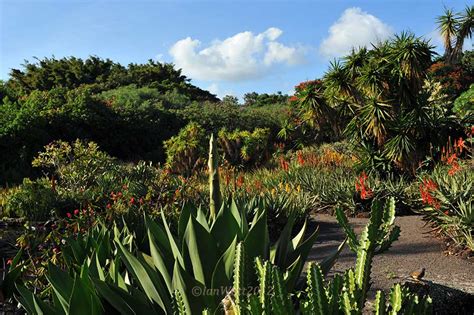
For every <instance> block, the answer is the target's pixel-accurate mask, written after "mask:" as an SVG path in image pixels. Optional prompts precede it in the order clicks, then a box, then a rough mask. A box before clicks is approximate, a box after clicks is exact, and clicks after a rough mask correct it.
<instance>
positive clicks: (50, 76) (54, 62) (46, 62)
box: [6, 56, 217, 101]
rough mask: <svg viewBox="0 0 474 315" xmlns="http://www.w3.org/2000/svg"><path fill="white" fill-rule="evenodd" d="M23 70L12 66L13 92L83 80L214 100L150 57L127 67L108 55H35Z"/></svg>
mask: <svg viewBox="0 0 474 315" xmlns="http://www.w3.org/2000/svg"><path fill="white" fill-rule="evenodd" d="M23 68H24V69H23V70H18V69H12V71H11V73H10V79H9V80H8V81H7V83H6V85H7V87H8V88H9V89H10V90H12V91H14V92H15V94H16V95H18V96H22V95H27V94H29V93H30V92H32V91H34V90H40V91H47V90H51V89H53V88H57V87H63V88H66V89H75V88H77V87H79V86H81V85H84V84H92V85H94V86H95V89H96V90H99V91H103V90H109V89H114V88H117V87H120V86H126V85H130V84H136V85H137V86H138V87H144V86H149V87H151V88H154V89H156V90H158V91H159V92H161V93H165V92H167V91H173V90H176V91H178V93H179V94H185V95H188V96H189V97H190V98H191V99H193V100H199V101H204V100H209V101H217V98H216V97H215V96H214V95H212V94H211V93H209V92H208V91H204V90H201V89H199V88H197V87H195V86H193V85H191V84H190V83H189V79H187V78H186V77H185V76H184V75H182V74H181V70H176V69H175V68H174V66H173V65H172V64H163V63H159V62H154V61H152V60H149V61H148V63H146V64H133V63H132V64H129V65H128V66H127V67H124V66H122V65H120V64H119V63H116V62H113V61H111V60H110V59H105V60H104V59H101V58H98V57H95V56H92V57H89V58H88V59H85V60H82V59H80V58H75V57H70V58H62V59H55V58H54V57H53V58H45V59H42V60H40V59H36V62H35V63H30V62H28V61H26V62H25V64H24V65H23Z"/></svg>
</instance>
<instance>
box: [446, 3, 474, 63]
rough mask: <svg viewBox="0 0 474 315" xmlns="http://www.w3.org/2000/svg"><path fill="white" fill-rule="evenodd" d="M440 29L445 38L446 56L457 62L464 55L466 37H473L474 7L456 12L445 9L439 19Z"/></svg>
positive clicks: (450, 61)
mask: <svg viewBox="0 0 474 315" xmlns="http://www.w3.org/2000/svg"><path fill="white" fill-rule="evenodd" d="M437 23H438V29H439V31H440V33H441V36H442V38H443V44H444V49H445V52H444V57H445V58H446V61H447V62H448V63H450V64H456V63H458V62H459V61H460V59H461V56H462V48H463V46H464V41H465V39H466V38H471V37H472V29H473V27H474V7H473V6H466V8H465V9H464V12H459V13H454V12H453V10H452V9H445V11H444V14H443V15H441V16H439V17H438V19H437Z"/></svg>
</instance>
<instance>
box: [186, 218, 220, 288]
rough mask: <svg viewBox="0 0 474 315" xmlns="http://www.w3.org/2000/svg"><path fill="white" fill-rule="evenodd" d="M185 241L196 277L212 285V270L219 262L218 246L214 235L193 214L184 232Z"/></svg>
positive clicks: (203, 282)
mask: <svg viewBox="0 0 474 315" xmlns="http://www.w3.org/2000/svg"><path fill="white" fill-rule="evenodd" d="M184 242H185V244H186V246H187V249H188V251H187V252H186V253H187V254H188V255H189V258H190V262H191V267H192V269H193V274H194V277H195V279H196V280H197V281H199V282H200V283H202V284H203V285H206V286H210V285H211V278H212V272H213V271H214V267H215V266H216V263H217V256H216V253H217V248H216V246H215V241H214V240H213V238H212V235H211V234H210V233H209V232H208V231H207V230H206V229H205V228H204V227H202V226H201V225H200V224H199V223H198V222H197V220H196V219H195V218H194V217H192V216H191V217H189V221H188V226H187V228H186V231H185V232H184ZM183 245H184V244H183Z"/></svg>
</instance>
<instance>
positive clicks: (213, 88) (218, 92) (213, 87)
mask: <svg viewBox="0 0 474 315" xmlns="http://www.w3.org/2000/svg"><path fill="white" fill-rule="evenodd" d="M206 90H208V91H209V92H211V93H212V94H214V95H216V96H217V97H218V98H220V99H222V98H223V97H224V96H226V95H232V96H237V95H235V93H234V92H232V91H230V90H222V89H221V87H220V86H219V85H218V84H217V83H215V82H214V83H212V84H211V85H209V86H208V87H207V88H206Z"/></svg>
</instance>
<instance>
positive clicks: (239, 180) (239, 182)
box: [235, 174, 244, 188]
mask: <svg viewBox="0 0 474 315" xmlns="http://www.w3.org/2000/svg"><path fill="white" fill-rule="evenodd" d="M243 184H244V176H243V175H242V174H241V175H239V177H237V180H236V181H235V186H236V187H238V188H240V187H242V185H243Z"/></svg>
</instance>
